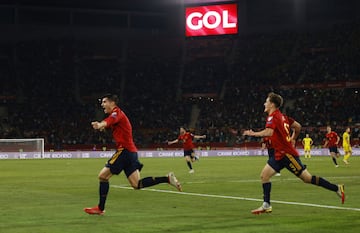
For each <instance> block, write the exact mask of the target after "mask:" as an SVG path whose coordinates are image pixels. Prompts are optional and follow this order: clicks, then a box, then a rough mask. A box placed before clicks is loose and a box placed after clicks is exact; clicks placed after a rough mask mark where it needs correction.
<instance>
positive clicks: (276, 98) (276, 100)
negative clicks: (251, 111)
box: [268, 92, 284, 108]
mask: <svg viewBox="0 0 360 233" xmlns="http://www.w3.org/2000/svg"><path fill="white" fill-rule="evenodd" d="M268 98H269V100H270V102H271V103H273V104H275V107H276V108H280V107H281V106H282V105H283V103H284V100H283V98H282V97H281V95H279V94H276V93H274V92H270V93H269V94H268Z"/></svg>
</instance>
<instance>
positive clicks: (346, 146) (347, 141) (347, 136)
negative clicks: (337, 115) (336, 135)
mask: <svg viewBox="0 0 360 233" xmlns="http://www.w3.org/2000/svg"><path fill="white" fill-rule="evenodd" d="M350 132H351V129H350V127H347V128H346V130H345V132H344V134H343V149H344V153H345V155H344V159H343V162H344V163H345V164H349V161H348V160H349V158H350V156H351V154H352V149H351V143H350Z"/></svg>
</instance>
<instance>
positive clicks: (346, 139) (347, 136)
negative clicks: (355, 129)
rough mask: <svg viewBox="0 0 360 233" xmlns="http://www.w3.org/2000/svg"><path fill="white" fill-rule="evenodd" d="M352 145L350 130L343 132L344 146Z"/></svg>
mask: <svg viewBox="0 0 360 233" xmlns="http://www.w3.org/2000/svg"><path fill="white" fill-rule="evenodd" d="M348 146H350V134H349V133H348V132H345V133H344V134H343V147H348Z"/></svg>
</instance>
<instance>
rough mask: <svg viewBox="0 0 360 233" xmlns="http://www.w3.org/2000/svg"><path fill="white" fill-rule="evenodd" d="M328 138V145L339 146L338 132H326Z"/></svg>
mask: <svg viewBox="0 0 360 233" xmlns="http://www.w3.org/2000/svg"><path fill="white" fill-rule="evenodd" d="M326 140H327V141H328V147H337V144H336V142H337V140H338V135H337V133H336V132H334V131H331V132H330V133H327V134H326Z"/></svg>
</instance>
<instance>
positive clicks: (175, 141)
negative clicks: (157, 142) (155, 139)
mask: <svg viewBox="0 0 360 233" xmlns="http://www.w3.org/2000/svg"><path fill="white" fill-rule="evenodd" d="M178 142H179V140H178V139H175V140H173V141H168V142H167V144H168V145H171V144H175V143H178Z"/></svg>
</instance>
